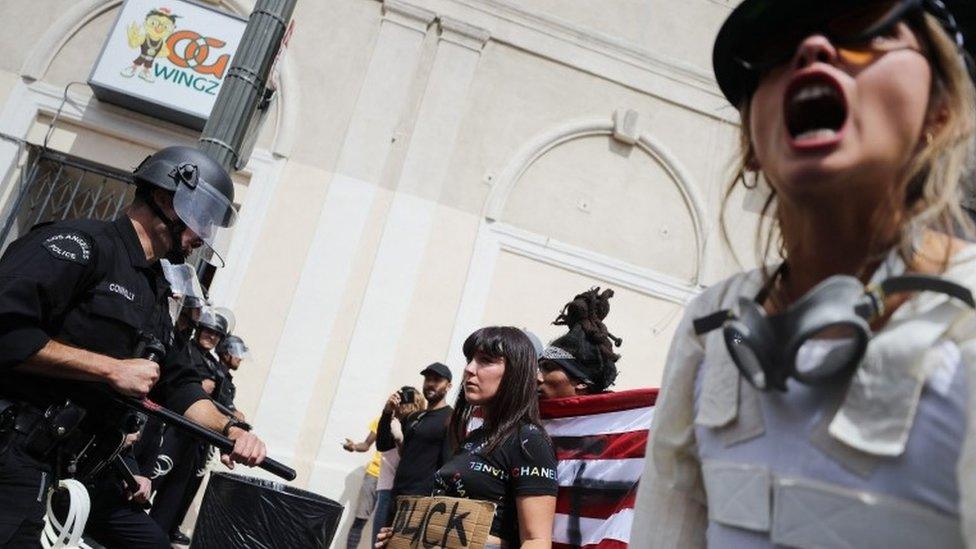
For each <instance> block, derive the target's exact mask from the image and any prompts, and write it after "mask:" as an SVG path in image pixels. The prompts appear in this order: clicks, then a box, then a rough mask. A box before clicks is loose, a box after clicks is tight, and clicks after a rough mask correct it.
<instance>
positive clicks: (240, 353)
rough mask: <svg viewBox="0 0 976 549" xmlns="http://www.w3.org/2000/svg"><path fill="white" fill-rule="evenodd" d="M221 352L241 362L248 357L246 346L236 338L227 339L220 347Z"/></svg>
mask: <svg viewBox="0 0 976 549" xmlns="http://www.w3.org/2000/svg"><path fill="white" fill-rule="evenodd" d="M221 351H222V352H225V353H227V354H229V355H230V356H232V357H234V358H239V359H241V360H244V359H246V358H248V356H250V355H249V353H248V349H247V345H245V344H244V342H243V341H241V340H240V339H238V338H236V337H229V338H227V339H226V340H225V343H224V344H223V345H222V346H221Z"/></svg>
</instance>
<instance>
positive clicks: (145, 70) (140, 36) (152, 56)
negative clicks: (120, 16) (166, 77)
mask: <svg viewBox="0 0 976 549" xmlns="http://www.w3.org/2000/svg"><path fill="white" fill-rule="evenodd" d="M178 17H179V16H178V15H174V14H173V12H172V11H170V9H169V8H156V9H154V10H151V11H150V12H149V13H148V14H146V20H145V21H143V23H142V28H141V29H140V28H139V24H138V23H136V22H135V21H133V22H132V23H130V24H129V28H128V29H127V32H126V34H127V37H128V39H129V47H130V48H132V49H135V48H139V56H138V57H136V58H135V60H133V61H132V64H131V65H129V66H128V67H126V68H124V69H122V72H121V74H122V76H124V77H126V78H131V77H132V76H134V75H135V74H136V71H138V72H139V78H142V79H143V80H145V81H146V82H155V81H156V77H155V75H153V73H152V66H153V63H154V62H155V60H156V58H157V57H163V58H165V57H167V56H168V55H169V48H167V47H166V39H167V38H169V37H170V35H171V34H173V30H174V29H175V28H176V19H177V18H178ZM139 67H142V70H141V71H140V70H139Z"/></svg>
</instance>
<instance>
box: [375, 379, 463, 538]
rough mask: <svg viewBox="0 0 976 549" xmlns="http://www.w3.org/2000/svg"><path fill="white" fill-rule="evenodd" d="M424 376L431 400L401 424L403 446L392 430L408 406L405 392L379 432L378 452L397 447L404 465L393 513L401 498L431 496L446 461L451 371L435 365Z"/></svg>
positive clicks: (394, 399)
mask: <svg viewBox="0 0 976 549" xmlns="http://www.w3.org/2000/svg"><path fill="white" fill-rule="evenodd" d="M420 375H422V376H424V385H423V394H424V398H425V399H426V400H427V409H426V410H424V411H422V412H417V413H414V414H410V415H409V416H407V417H405V418H403V419H402V420H400V426H401V428H402V430H403V442H402V443H400V444H398V443H397V442H396V441H395V440H394V437H393V432H392V431H391V430H390V422H391V420H392V418H393V412H394V411H395V410H396V409H397V407H398V406H400V404H404V402H403V399H404V395H403V394H402V393H401V391H396V392H395V393H393V394H392V395H390V398H389V399H388V400H387V401H386V406H385V407H384V408H383V414H382V415H381V416H380V423H379V426H378V428H377V431H376V449H377V451H380V452H385V451H387V450H392V449H394V448H397V447H399V449H400V464H399V466H398V467H397V470H396V476H395V477H394V479H393V488H392V490H391V491H390V500H391V501H392V502H394V504H393V505H391V506H390V507H391V511H393V509H395V508H396V505H395V502H396V498H397V497H398V496H426V495H430V491H431V489H432V488H433V483H434V471H436V470H437V468H438V467H440V466H441V464H442V463H443V459H444V455H443V454H444V440H445V436H446V435H447V424H448V421H449V420H450V418H451V411H452V410H453V408H451V407H450V406H448V404H447V401H446V400H445V397H447V392H448V391H450V390H451V379H452V376H451V370H450V369H449V368H448V367H447V366H445V365H443V364H441V363H440V362H435V363H433V364H431V365H430V366H427V367H426V368H424V369H423V370H421V372H420ZM392 520H393V513H392V512H391V513H390V514H389V515H388V516H387V518H386V519H385V520H384V524H387V525H388V524H390V523H391V522H392Z"/></svg>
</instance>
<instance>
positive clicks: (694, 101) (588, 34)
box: [384, 0, 739, 124]
mask: <svg viewBox="0 0 976 549" xmlns="http://www.w3.org/2000/svg"><path fill="white" fill-rule="evenodd" d="M391 1H393V0H387V1H386V2H385V3H384V5H386V4H389V3H390V2H391ZM396 1H397V3H398V4H411V5H414V6H417V7H422V8H424V9H427V10H430V11H432V12H434V13H436V14H437V17H438V18H442V19H443V18H450V19H453V20H456V21H460V22H463V23H465V24H468V25H471V26H474V27H480V28H483V29H486V30H487V31H488V32H489V33H490V35H491V40H493V41H495V42H498V43H502V44H507V45H510V46H513V47H515V48H518V49H520V50H524V51H527V52H530V53H532V54H535V55H538V56H541V57H544V58H547V59H551V60H553V61H556V62H558V63H560V64H563V65H566V66H570V67H573V68H576V69H579V70H581V71H584V72H588V73H590V74H593V75H596V76H598V77H601V78H604V79H607V80H609V81H612V82H616V83H619V84H621V85H624V86H627V87H629V88H633V89H636V90H639V91H641V92H644V93H648V94H650V95H653V96H656V97H658V98H660V99H663V100H665V101H667V102H670V103H673V104H676V105H680V106H683V107H686V108H688V109H691V110H693V111H695V112H697V113H699V114H702V115H705V116H707V117H709V118H713V119H717V120H721V121H724V122H729V123H732V124H738V123H739V113H738V111H736V110H735V109H734V108H733V107H732V106H730V105H729V104H728V102H727V101H726V100H725V98H724V96H722V94H721V92H720V91H719V89H718V86H717V85H716V84H715V81H714V80H713V78H712V75H711V73H710V72H708V71H705V70H702V69H700V68H698V67H695V66H693V65H690V64H688V63H685V62H683V61H680V60H676V59H670V58H667V57H663V56H660V55H657V54H655V53H654V52H651V51H648V50H644V49H640V48H637V47H635V46H633V45H632V44H630V43H628V42H627V41H625V40H621V39H619V38H617V37H614V36H610V35H607V34H604V33H601V32H598V31H594V30H592V29H588V28H584V27H581V26H578V25H573V24H571V23H567V22H565V21H561V20H559V19H557V18H554V17H550V16H548V15H545V14H540V13H536V12H533V11H530V10H527V9H525V8H524V7H522V5H521V4H519V3H518V2H515V1H512V0H396Z"/></svg>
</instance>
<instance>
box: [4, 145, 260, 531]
mask: <svg viewBox="0 0 976 549" xmlns="http://www.w3.org/2000/svg"><path fill="white" fill-rule="evenodd" d="M133 178H134V182H135V185H136V193H135V198H134V199H133V201H132V204H131V205H130V206H129V207H128V208H127V209H126V210H125V213H124V214H123V215H122V216H121V217H119V218H118V219H116V220H115V221H98V220H92V219H82V220H70V221H59V222H55V223H51V224H45V225H41V226H37V227H35V228H34V229H32V230H31V231H30V232H28V233H27V234H25V235H24V236H22V237H21V238H19V239H18V240H16V241H15V242H13V243H12V244H11V245H10V246H9V248H8V249H7V250H6V252H5V253H4V255H3V257H2V258H0V454H2V457H0V494H3V505H0V539H2V540H4V543H5V544H6V546H7V547H36V546H37V544H38V540H39V538H40V535H41V529H42V519H43V517H44V514H45V501H46V498H45V496H46V494H47V493H48V490H49V489H50V488H51V487H52V486H56V485H57V484H58V483H57V480H58V479H64V478H66V477H70V476H76V475H77V474H78V471H87V470H90V471H92V475H91V477H92V478H79V479H78V481H79V482H82V483H85V484H87V485H89V488H92V487H94V486H96V485H101V484H103V483H109V484H112V485H114V486H115V487H116V492H119V493H110V492H111V490H108V489H105V490H103V489H102V488H101V487H100V488H99V489H98V490H95V491H94V495H95V496H96V499H95V501H93V502H92V503H93V504H92V513H91V516H90V520H89V532H90V533H91V534H92V535H93V537H95V538H96V539H97V540H104V541H105V543H106V544H109V545H116V546H118V545H122V546H126V547H164V546H168V540H167V539H166V536H165V535H164V534H162V533H161V532H159V531H158V529H156V528H155V526H154V524H153V523H152V521H148V520H147V519H148V517H147V516H146V515H145V514H144V513H143V512H142V511H141V509H139V508H138V507H134V506H133V507H122V506H120V505H118V504H117V502H119V501H123V500H124V498H123V497H121V493H120V492H121V488H118V486H119V482H118V481H117V479H116V477H115V475H114V473H112V471H113V469H112V468H104V467H101V466H100V465H101V464H100V463H97V464H90V465H91V466H90V467H88V466H87V465H85V464H84V462H83V459H84V457H85V452H86V448H89V447H88V446H85V445H81V446H77V447H76V446H74V445H72V444H71V441H72V440H75V441H78V440H80V438H79V437H82V436H83V435H85V434H86V433H91V432H92V431H98V432H100V431H101V430H103V429H107V430H111V431H113V432H114V431H119V432H121V431H122V430H125V429H129V428H130V426H128V425H119V423H120V422H122V421H124V417H125V416H126V414H123V413H120V411H119V410H118V409H117V408H116V407H114V406H113V405H111V404H109V403H110V399H108V398H103V397H101V396H99V395H100V393H99V392H98V391H92V390H91V387H92V384H97V385H99V386H101V387H104V388H106V389H111V390H113V391H116V392H118V393H120V394H122V395H126V396H131V397H137V398H142V397H145V396H147V395H148V396H149V397H151V398H152V399H154V400H156V401H158V402H160V403H161V404H163V405H165V406H167V407H168V408H170V409H172V410H175V411H176V412H178V413H182V414H184V415H185V416H186V417H187V418H189V419H191V420H193V421H195V422H197V423H199V424H202V425H204V426H206V427H208V428H211V429H214V430H217V431H221V430H223V429H224V428H225V426H227V425H228V422H227V418H226V417H225V416H224V415H223V414H221V413H220V412H219V411H218V410H217V409H216V407H215V406H214V405H213V403H212V402H210V400H209V399H208V398H207V395H206V393H204V392H203V391H202V389H201V388H200V387H199V385H198V384H194V383H193V381H192V379H193V375H192V373H188V372H184V371H180V370H179V369H172V368H167V367H165V366H164V367H163V368H162V369H161V368H160V365H158V364H156V363H154V362H151V361H149V360H146V359H143V358H140V357H141V356H142V354H143V349H144V347H146V346H147V343H148V342H149V341H150V340H155V341H157V342H160V343H161V344H162V345H163V346H167V345H169V344H171V338H172V329H173V327H172V322H171V320H170V318H169V314H168V306H167V303H166V300H167V298H168V297H167V296H168V285H167V284H166V281H165V278H164V277H163V274H162V270H161V268H160V263H159V261H160V259H162V258H164V257H166V258H169V259H171V260H172V261H173V262H174V263H179V262H182V261H183V259H184V257H185V256H186V255H187V254H188V253H190V252H191V251H192V250H194V249H198V248H204V249H205V250H206V253H204V255H205V256H206V257H208V258H209V259H210V260H212V261H214V262H215V263H217V264H218V265H222V261H221V260H220V254H219V251H220V250H219V249H215V247H216V246H217V235H218V232H219V231H220V230H223V229H224V228H226V227H229V226H231V225H232V224H233V222H234V219H235V217H236V211H235V209H234V206H233V184H232V183H231V181H230V177H229V176H228V174H227V173H226V172H225V171H224V170H223V169H222V168H221V167H220V165H219V164H217V163H216V162H215V161H214V160H212V159H211V158H210V157H208V156H207V155H205V154H204V153H202V152H201V151H198V150H196V149H192V148H189V147H169V148H166V149H163V150H161V151H159V152H157V153H156V154H154V155H152V156H150V157H148V158H147V159H146V160H145V161H143V163H142V164H140V166H139V167H138V168H136V170H135V172H134V173H133ZM154 345H155V343H154ZM231 427H233V425H231ZM76 434H77V435H78V437H76V436H75V435H76ZM226 434H228V435H229V436H230V438H232V439H234V440H235V444H236V446H235V450H234V453H233V456H232V457H233V458H234V459H235V460H237V461H240V462H243V463H246V464H248V465H255V464H257V463H259V462H261V461H262V460H263V459H264V456H265V453H266V451H265V447H264V443H263V442H261V440H260V439H258V438H257V437H256V436H254V435H253V434H251V433H249V432H247V431H244V430H243V429H233V428H232V429H230V430H228V431H227V432H226ZM69 463H74V464H75V466H74V467H70V468H68V467H66V465H67V464H69ZM79 465H85V466H84V467H83V468H79V467H78V466H79ZM95 471H98V473H97V474H96V473H95ZM76 493H78V494H79V495H80V492H76ZM102 494H106V495H105V497H104V498H102V497H101V495H102Z"/></svg>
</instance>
